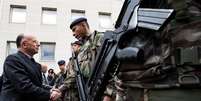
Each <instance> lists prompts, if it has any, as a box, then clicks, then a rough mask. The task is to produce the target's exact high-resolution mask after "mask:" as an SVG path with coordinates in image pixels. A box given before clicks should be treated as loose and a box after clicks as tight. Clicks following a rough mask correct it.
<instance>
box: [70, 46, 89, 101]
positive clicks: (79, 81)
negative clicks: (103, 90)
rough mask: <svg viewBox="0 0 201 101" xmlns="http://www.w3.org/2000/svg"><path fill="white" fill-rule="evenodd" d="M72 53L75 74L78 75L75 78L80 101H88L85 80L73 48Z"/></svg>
mask: <svg viewBox="0 0 201 101" xmlns="http://www.w3.org/2000/svg"><path fill="white" fill-rule="evenodd" d="M71 51H72V60H73V63H74V67H75V74H76V77H75V78H76V85H77V88H78V93H79V99H80V101H87V95H86V90H85V87H86V86H85V82H84V78H83V76H82V73H81V71H80V67H79V64H78V60H77V56H76V55H75V52H74V50H73V49H72V48H71Z"/></svg>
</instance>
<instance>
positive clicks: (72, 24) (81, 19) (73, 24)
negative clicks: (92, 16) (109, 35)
mask: <svg viewBox="0 0 201 101" xmlns="http://www.w3.org/2000/svg"><path fill="white" fill-rule="evenodd" d="M82 21H87V19H86V18H84V17H81V18H78V19H75V20H74V21H73V22H72V23H71V24H70V29H72V28H73V26H75V25H77V24H78V23H80V22H82Z"/></svg>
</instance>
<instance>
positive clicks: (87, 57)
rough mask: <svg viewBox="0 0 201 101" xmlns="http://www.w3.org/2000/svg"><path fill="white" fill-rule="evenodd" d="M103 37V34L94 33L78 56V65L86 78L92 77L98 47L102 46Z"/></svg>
mask: <svg viewBox="0 0 201 101" xmlns="http://www.w3.org/2000/svg"><path fill="white" fill-rule="evenodd" d="M102 37H103V34H102V33H98V32H94V33H92V34H91V36H90V37H89V38H88V40H86V42H85V43H84V44H83V45H82V46H81V49H80V53H79V54H78V63H79V65H80V68H81V72H82V74H83V76H84V77H85V78H89V76H90V73H91V70H92V67H91V65H92V62H93V60H94V59H95V57H96V54H97V50H98V47H100V45H101V40H102Z"/></svg>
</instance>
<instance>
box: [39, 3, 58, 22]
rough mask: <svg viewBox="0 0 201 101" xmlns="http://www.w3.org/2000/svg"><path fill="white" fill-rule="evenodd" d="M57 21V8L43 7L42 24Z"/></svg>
mask: <svg viewBox="0 0 201 101" xmlns="http://www.w3.org/2000/svg"><path fill="white" fill-rule="evenodd" d="M56 23H57V9H56V8H44V7H43V8H42V24H49V25H54V24H56Z"/></svg>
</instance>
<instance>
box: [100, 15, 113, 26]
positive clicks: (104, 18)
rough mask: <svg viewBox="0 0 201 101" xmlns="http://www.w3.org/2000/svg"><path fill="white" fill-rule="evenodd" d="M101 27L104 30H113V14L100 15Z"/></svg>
mask: <svg viewBox="0 0 201 101" xmlns="http://www.w3.org/2000/svg"><path fill="white" fill-rule="evenodd" d="M99 27H100V28H103V29H111V28H113V25H112V19H111V13H99Z"/></svg>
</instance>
